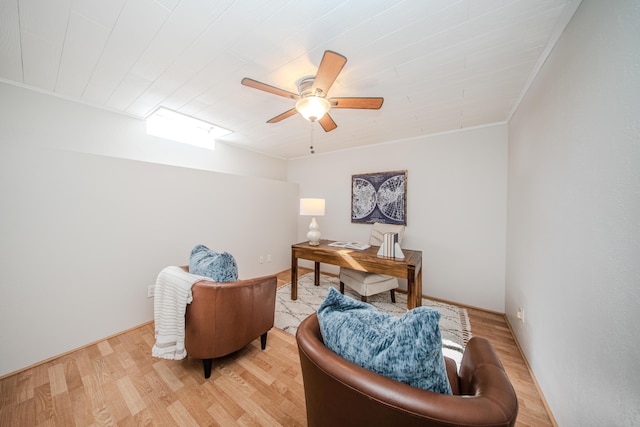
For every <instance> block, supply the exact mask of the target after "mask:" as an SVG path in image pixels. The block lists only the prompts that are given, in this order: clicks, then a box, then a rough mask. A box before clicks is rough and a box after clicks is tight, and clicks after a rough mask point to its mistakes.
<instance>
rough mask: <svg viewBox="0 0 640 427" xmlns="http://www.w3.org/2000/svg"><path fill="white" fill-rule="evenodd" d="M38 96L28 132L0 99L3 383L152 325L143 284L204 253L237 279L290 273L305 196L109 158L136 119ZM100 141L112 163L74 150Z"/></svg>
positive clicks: (254, 180) (228, 177)
mask: <svg viewBox="0 0 640 427" xmlns="http://www.w3.org/2000/svg"><path fill="white" fill-rule="evenodd" d="M1 87H2V85H0V88H1ZM5 89H6V88H5ZM19 90H20V91H22V92H25V94H24V95H25V98H31V97H30V94H28V93H26V92H28V91H25V90H24V89H19ZM9 92H11V90H9ZM6 93H7V91H6V90H4V91H3V92H2V95H5V94H6ZM35 97H36V98H38V99H39V100H38V101H37V103H36V104H35V105H34V106H33V107H34V109H35V110H38V114H37V120H34V121H32V122H31V123H29V122H28V120H30V119H33V118H34V116H33V115H28V116H26V115H25V114H26V113H24V110H23V111H22V113H17V112H16V110H11V107H12V106H11V103H12V102H15V101H20V100H21V99H22V97H21V96H20V97H18V98H17V99H16V98H15V97H14V98H13V99H10V97H4V96H0V105H1V106H2V114H0V129H2V135H0V204H1V205H0V236H1V239H0V259H1V260H2V261H1V268H0V337H1V338H2V345H0V376H2V375H4V374H7V373H10V372H13V371H15V370H18V369H20V368H23V367H25V366H29V365H31V364H33V363H36V362H39V361H41V360H44V359H47V358H49V357H52V356H55V355H58V354H60V353H63V352H66V351H68V350H72V349H75V348H78V347H80V346H83V345H85V344H87V343H90V342H93V341H96V340H99V339H102V338H104V337H106V336H109V335H112V334H115V333H118V332H121V331H123V330H126V329H128V328H131V327H134V326H137V325H139V324H141V323H144V322H147V321H149V320H152V319H153V300H152V299H147V298H146V292H147V285H149V284H153V283H155V278H156V276H157V274H158V272H159V271H160V270H161V269H162V268H163V267H165V266H167V265H181V264H187V263H188V260H189V253H190V251H191V249H192V248H193V246H195V245H196V244H198V243H202V244H205V245H207V246H209V247H210V248H212V249H214V250H218V251H229V252H230V253H232V254H233V255H234V256H235V258H236V260H237V262H238V265H239V275H240V277H241V278H248V277H254V276H258V275H265V274H273V273H277V272H279V271H282V270H285V269H287V268H289V265H290V245H291V243H292V242H294V241H295V240H296V238H297V227H296V222H297V217H298V215H297V203H298V186H297V185H295V184H291V183H287V182H284V181H278V180H272V179H265V178H258V177H253V176H240V175H232V174H224V173H219V172H210V171H205V170H196V169H190V168H184V167H176V166H169V165H161V164H156V163H146V162H141V161H138V160H130V159H122V158H117V157H111V155H116V154H118V153H116V152H115V150H112V147H111V146H118V145H126V144H125V142H126V141H133V143H135V141H136V140H137V138H138V137H139V135H136V134H135V132H133V133H129V131H130V128H131V127H132V126H135V123H134V124H132V123H130V121H131V119H128V118H126V117H117V116H115V115H112V114H111V113H106V112H104V111H101V110H93V109H91V108H90V107H86V106H81V105H74V104H70V103H68V102H66V101H61V100H59V99H56V98H53V97H46V96H44V95H42V94H35ZM42 97H44V98H46V100H45V101H43V100H42V99H40V98H42ZM40 102H44V103H46V104H47V105H48V106H49V107H50V108H51V109H52V113H51V114H52V115H53V116H54V117H51V116H49V115H48V114H47V113H46V111H44V109H41V108H40V107H41V106H40ZM18 110H19V109H18ZM89 119H90V121H91V123H92V126H89V125H87V124H86V123H85V122H84V121H85V120H89ZM134 122H135V121H134ZM16 123H19V124H20V126H18V125H17V124H16ZM112 126H114V129H113V133H111V134H107V135H105V130H106V129H110V128H111V127H112ZM20 127H21V128H22V129H23V131H24V132H23V133H20V132H18V130H19V129H18V128H20ZM77 127H81V128H83V130H82V132H80V131H78V130H77V129H76V128H77ZM7 129H9V130H10V132H5V130H7ZM123 140H125V142H123ZM95 141H100V142H101V144H95V147H96V149H101V148H104V151H105V152H106V151H108V152H109V154H110V156H104V155H96V154H87V153H80V152H75V151H68V150H67V148H68V149H69V150H73V149H75V148H77V147H80V146H81V145H82V144H83V143H84V142H86V143H87V144H89V145H92V144H94V143H95ZM55 145H60V146H62V147H63V148H64V149H59V148H54V147H53V146H55ZM216 153H218V155H220V153H219V152H217V151H216ZM183 157H184V159H188V153H184V156H183ZM284 174H285V173H284V172H283V173H282V175H284ZM267 254H271V255H272V262H271V263H264V264H260V263H259V262H258V259H259V256H260V255H263V256H264V255H267Z"/></svg>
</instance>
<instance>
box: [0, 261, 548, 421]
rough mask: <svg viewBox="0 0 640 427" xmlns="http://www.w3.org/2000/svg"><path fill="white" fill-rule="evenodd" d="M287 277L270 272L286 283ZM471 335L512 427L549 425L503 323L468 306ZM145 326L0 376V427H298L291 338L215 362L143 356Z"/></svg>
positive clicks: (299, 398)
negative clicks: (495, 376)
mask: <svg viewBox="0 0 640 427" xmlns="http://www.w3.org/2000/svg"><path fill="white" fill-rule="evenodd" d="M289 277H290V272H289V271H285V272H282V273H281V274H279V275H278V279H279V280H278V283H279V285H282V284H285V283H288V281H289ZM467 310H468V312H469V317H470V321H471V331H472V334H474V335H478V336H484V337H486V338H488V339H489V340H490V341H491V342H492V344H493V346H494V348H495V350H496V352H497V353H498V355H499V357H500V359H501V360H502V362H503V364H504V366H505V369H506V370H507V374H508V375H509V378H510V379H511V381H512V382H513V385H514V388H515V390H516V393H517V395H518V401H519V404H520V411H519V415H518V421H517V425H518V426H548V425H555V423H554V422H553V421H552V419H551V418H550V417H549V415H548V413H547V411H546V409H545V406H544V403H543V401H542V399H541V397H540V394H539V392H538V390H537V388H536V386H535V383H534V381H533V379H532V378H531V375H530V373H529V370H528V368H527V365H526V363H525V361H524V360H523V358H522V356H521V354H520V351H519V349H518V347H517V344H516V342H515V340H514V339H513V336H512V334H511V331H510V329H509V327H508V325H507V323H506V322H505V320H504V316H502V315H500V314H496V313H488V312H485V311H482V310H478V309H472V308H468V309H467ZM153 343H154V331H153V324H151V323H149V324H145V325H142V326H140V327H138V328H135V329H133V330H130V331H127V332H125V333H123V334H120V335H118V336H115V337H111V338H109V339H106V340H103V341H101V342H99V343H96V344H93V345H89V346H87V347H85V348H82V349H79V350H77V351H74V352H71V353H69V354H66V355H64V356H61V357H59V358H56V359H53V360H50V361H47V362H44V363H42V364H39V365H37V366H35V367H32V368H29V369H26V370H23V371H21V372H18V373H16V374H13V375H9V376H6V377H4V378H2V379H0V426H12V427H13V426H65V427H68V426H116V425H117V426H154V425H155V426H177V425H179V426H305V425H306V413H305V402H304V390H303V385H302V374H301V371H300V361H299V358H298V350H297V346H296V343H295V338H294V337H293V336H291V335H289V334H286V333H285V332H282V331H280V330H277V329H272V330H271V331H270V332H269V337H268V340H267V348H266V349H265V350H264V351H262V350H260V340H255V341H254V342H253V343H251V344H250V345H248V346H247V347H245V348H244V349H242V350H240V351H238V352H236V353H234V354H232V355H229V356H226V357H223V358H220V359H216V360H215V361H214V366H213V370H212V373H211V378H209V379H208V380H205V379H204V375H203V370H202V362H201V361H200V360H194V359H190V358H187V359H185V360H181V361H171V360H164V359H156V358H153V357H151V347H152V346H153Z"/></svg>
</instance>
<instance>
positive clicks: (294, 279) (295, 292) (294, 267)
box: [291, 253, 298, 300]
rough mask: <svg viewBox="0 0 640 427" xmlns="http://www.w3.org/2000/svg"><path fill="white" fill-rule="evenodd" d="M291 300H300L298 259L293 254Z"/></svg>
mask: <svg viewBox="0 0 640 427" xmlns="http://www.w3.org/2000/svg"><path fill="white" fill-rule="evenodd" d="M291 299H292V300H297V299H298V258H296V256H295V255H294V254H293V253H292V254H291Z"/></svg>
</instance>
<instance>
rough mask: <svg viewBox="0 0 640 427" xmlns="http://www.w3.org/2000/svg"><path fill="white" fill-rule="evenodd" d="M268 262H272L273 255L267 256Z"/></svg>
mask: <svg viewBox="0 0 640 427" xmlns="http://www.w3.org/2000/svg"><path fill="white" fill-rule="evenodd" d="M267 262H271V254H268V255H267Z"/></svg>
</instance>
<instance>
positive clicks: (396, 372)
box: [318, 288, 451, 394]
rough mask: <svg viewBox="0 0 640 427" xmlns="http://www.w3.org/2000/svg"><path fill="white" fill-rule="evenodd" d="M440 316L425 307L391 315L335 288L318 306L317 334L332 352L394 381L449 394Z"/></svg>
mask: <svg viewBox="0 0 640 427" xmlns="http://www.w3.org/2000/svg"><path fill="white" fill-rule="evenodd" d="M439 320H440V313H439V312H438V311H436V310H433V309H431V308H429V307H416V308H414V309H413V310H411V311H408V312H407V313H405V314H404V315H402V316H401V317H396V316H393V315H391V314H389V313H384V312H381V311H378V310H377V309H376V308H375V307H373V306H371V305H369V304H366V303H364V302H361V301H356V300H354V299H353V298H349V297H346V296H344V295H342V294H341V293H340V292H338V291H337V290H336V289H334V288H330V289H329V294H328V295H327V298H326V299H325V300H324V302H323V303H322V304H321V305H320V308H319V309H318V322H319V323H320V332H321V333H322V338H323V339H324V343H325V345H326V346H327V347H328V348H329V349H330V350H332V351H333V352H334V353H337V354H338V355H340V356H341V357H342V358H344V359H346V360H348V361H350V362H352V363H355V364H356V365H359V366H362V367H363V368H366V369H369V370H370V371H373V372H375V373H377V374H380V375H383V376H385V377H389V378H392V379H394V380H396V381H400V382H403V383H405V384H409V385H411V386H414V387H418V388H421V389H424V390H431V391H434V392H437V393H445V394H451V386H450V384H449V380H448V378H447V370H446V367H445V364H444V358H443V356H442V338H441V336H440V327H439V326H438V321H439Z"/></svg>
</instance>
